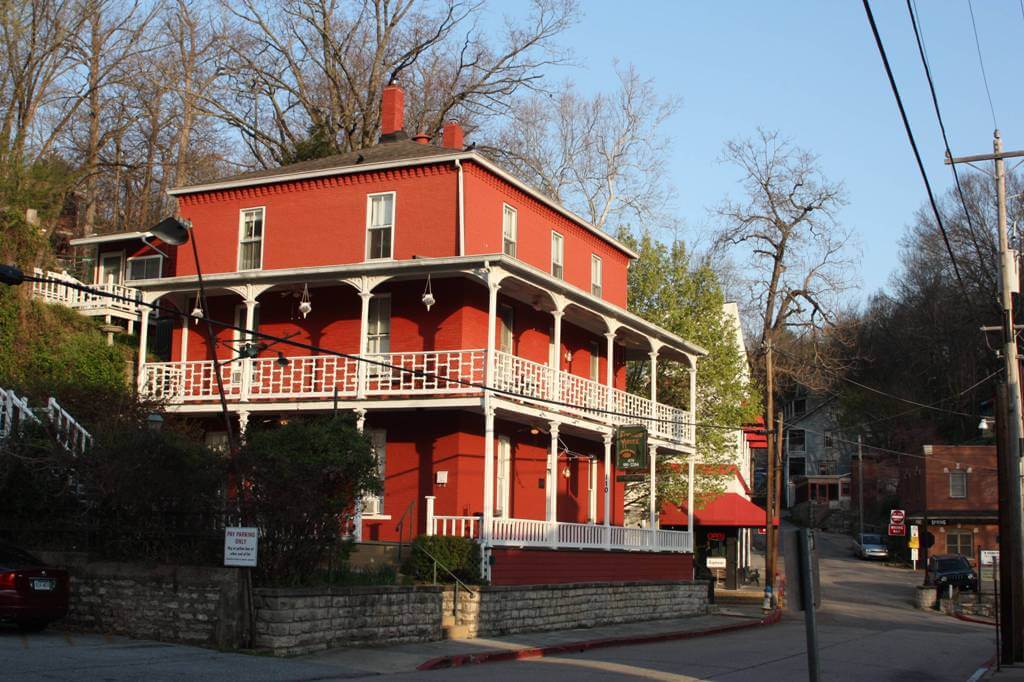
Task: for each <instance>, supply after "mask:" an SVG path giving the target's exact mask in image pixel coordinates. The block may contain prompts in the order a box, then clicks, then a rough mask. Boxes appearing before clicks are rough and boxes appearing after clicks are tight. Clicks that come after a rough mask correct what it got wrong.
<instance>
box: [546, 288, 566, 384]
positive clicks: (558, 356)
mask: <svg viewBox="0 0 1024 682" xmlns="http://www.w3.org/2000/svg"><path fill="white" fill-rule="evenodd" d="M564 314H565V311H564V310H562V309H561V308H556V309H555V310H552V311H551V316H552V317H553V318H554V320H555V322H554V338H553V339H552V343H553V345H554V347H555V352H554V353H552V355H554V357H553V358H551V362H552V369H553V370H554V375H553V376H552V378H551V396H549V398H550V399H551V400H557V401H561V400H562V377H561V372H562V315H564Z"/></svg>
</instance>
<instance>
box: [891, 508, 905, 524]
mask: <svg viewBox="0 0 1024 682" xmlns="http://www.w3.org/2000/svg"><path fill="white" fill-rule="evenodd" d="M906 520H907V513H906V512H905V511H903V510H902V509H892V510H890V511H889V523H891V524H894V525H897V526H901V525H903V522H904V521H906Z"/></svg>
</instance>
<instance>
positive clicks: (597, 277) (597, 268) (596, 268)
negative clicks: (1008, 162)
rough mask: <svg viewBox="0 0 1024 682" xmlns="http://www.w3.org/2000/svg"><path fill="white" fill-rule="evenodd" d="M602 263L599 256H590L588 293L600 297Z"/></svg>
mask: <svg viewBox="0 0 1024 682" xmlns="http://www.w3.org/2000/svg"><path fill="white" fill-rule="evenodd" d="M602 276H603V272H602V264H601V257H600V256H598V255H596V254H591V256H590V293H592V294H593V295H594V296H597V297H598V298H601V290H602V286H601V285H602Z"/></svg>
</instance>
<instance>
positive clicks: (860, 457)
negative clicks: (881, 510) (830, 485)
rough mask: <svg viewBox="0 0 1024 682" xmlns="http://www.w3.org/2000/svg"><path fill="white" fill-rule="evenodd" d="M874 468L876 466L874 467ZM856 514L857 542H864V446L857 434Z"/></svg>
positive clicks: (859, 543)
mask: <svg viewBox="0 0 1024 682" xmlns="http://www.w3.org/2000/svg"><path fill="white" fill-rule="evenodd" d="M875 468H876V469H877V468H878V467H875ZM857 487H858V488H859V490H858V491H857V506H858V512H857V515H858V517H859V519H860V535H858V536H857V544H858V545H862V544H863V543H864V446H863V438H862V437H861V435H860V434H857Z"/></svg>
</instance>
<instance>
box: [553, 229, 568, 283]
mask: <svg viewBox="0 0 1024 682" xmlns="http://www.w3.org/2000/svg"><path fill="white" fill-rule="evenodd" d="M556 237H557V238H558V244H559V246H560V247H561V248H559V249H558V256H559V260H558V261H555V238H556ZM555 265H558V267H559V268H561V270H562V274H561V275H556V274H555ZM551 276H552V277H554V278H555V279H560V280H562V281H565V235H563V234H562V233H561V232H557V231H555V230H551Z"/></svg>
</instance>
